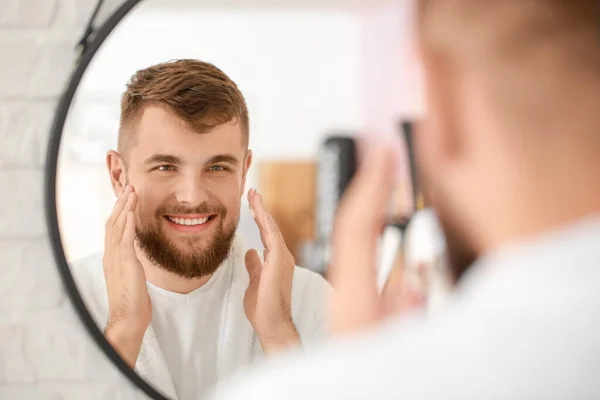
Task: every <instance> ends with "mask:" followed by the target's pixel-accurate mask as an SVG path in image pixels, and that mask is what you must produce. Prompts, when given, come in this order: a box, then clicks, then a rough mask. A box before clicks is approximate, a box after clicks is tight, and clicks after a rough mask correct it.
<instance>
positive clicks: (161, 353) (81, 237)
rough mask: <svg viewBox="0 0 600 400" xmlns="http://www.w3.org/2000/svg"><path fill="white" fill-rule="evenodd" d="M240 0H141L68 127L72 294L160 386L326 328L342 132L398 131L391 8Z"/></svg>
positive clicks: (244, 361) (288, 346)
mask: <svg viewBox="0 0 600 400" xmlns="http://www.w3.org/2000/svg"><path fill="white" fill-rule="evenodd" d="M252 3H253V2H251V1H243V2H239V4H235V2H233V1H229V2H227V5H222V4H221V5H216V2H215V3H203V2H199V1H167V0H164V1H152V0H146V1H144V2H142V3H141V4H140V5H139V6H138V7H137V8H136V9H134V11H133V12H132V13H131V15H129V16H127V17H126V18H125V19H124V20H123V22H122V23H121V24H120V25H119V26H118V27H117V28H116V29H115V31H114V32H113V33H112V34H111V36H110V37H109V38H108V40H107V41H106V42H105V44H104V45H103V46H102V48H101V49H100V51H99V52H98V53H97V55H96V57H95V58H94V60H93V61H92V63H91V65H90V67H89V68H88V70H87V71H86V74H85V76H84V79H83V81H82V83H81V85H80V87H79V88H78V91H77V94H76V97H75V99H74V101H73V104H72V107H71V110H70V113H69V116H68V120H67V123H66V125H65V129H64V132H63V138H62V144H61V151H60V158H59V170H58V176H57V185H58V188H57V192H58V196H57V210H58V214H59V221H60V229H61V235H62V240H63V243H64V250H65V254H66V256H67V260H68V262H69V264H70V266H71V270H72V274H73V276H74V278H75V281H76V283H77V286H78V289H79V291H80V294H81V296H82V297H83V299H84V301H85V303H86V305H87V307H88V309H89V311H90V313H91V315H92V316H93V318H94V320H95V321H96V323H97V324H98V327H99V329H100V330H101V331H102V332H103V333H104V335H105V337H106V339H107V340H108V342H109V343H110V344H111V345H112V346H113V347H114V348H115V349H116V350H117V352H118V353H119V354H120V355H121V357H122V358H123V359H124V360H125V361H126V362H127V364H128V365H129V366H130V367H131V368H133V369H134V370H135V371H136V372H137V373H138V374H140V376H141V377H142V378H144V379H145V380H147V381H148V382H149V383H151V384H152V385H154V386H155V387H156V389H157V390H158V391H160V392H161V393H163V394H164V395H166V396H168V397H169V398H172V399H196V398H199V397H201V396H202V395H204V394H206V393H208V392H209V391H211V390H213V389H214V388H216V387H217V384H218V383H221V382H223V381H225V380H226V379H228V378H229V377H231V376H232V375H233V373H235V372H237V371H239V370H240V369H241V368H246V367H248V366H250V365H252V364H255V363H256V362H258V361H260V360H261V359H262V358H263V357H268V356H270V355H271V354H278V353H280V352H282V351H288V350H293V349H299V348H302V349H303V351H313V349H317V348H318V345H319V344H320V343H322V342H323V341H324V340H327V333H326V331H327V329H326V323H325V314H326V308H325V304H326V302H325V299H326V296H327V294H328V293H329V292H330V290H332V288H331V287H330V285H329V284H328V283H327V281H326V279H325V278H324V275H325V272H326V269H327V265H328V263H329V259H328V251H327V246H328V240H329V237H328V235H329V233H330V225H331V216H332V215H333V212H334V210H335V206H336V205H337V203H336V202H337V201H338V199H339V195H340V194H341V190H343V185H342V184H340V182H344V181H347V179H348V178H349V176H351V173H352V163H353V162H354V161H353V160H354V158H355V156H356V155H355V154H354V153H353V151H354V149H352V148H351V147H348V146H347V145H346V144H345V143H347V142H348V140H349V139H351V138H352V137H353V136H354V135H356V134H357V132H360V131H364V130H365V129H375V130H386V129H394V130H398V132H400V126H399V125H398V122H399V118H400V117H402V116H401V115H398V114H397V113H396V109H390V108H389V104H390V102H389V97H386V94H387V93H398V92H402V89H403V88H398V87H394V86H397V84H400V82H402V80H401V79H400V78H399V77H398V76H397V75H401V74H402V69H400V68H398V70H397V71H391V70H387V69H386V70H385V71H384V70H380V69H379V66H380V65H381V63H380V62H379V61H378V60H382V59H383V58H385V57H386V55H387V54H389V53H390V51H389V50H390V49H396V48H397V46H398V43H397V42H396V41H394V40H390V39H389V38H390V37H394V35H396V34H398V32H397V29H398V28H399V27H400V26H401V25H402V21H401V16H400V13H399V9H397V8H396V7H397V6H396V3H397V2H389V1H371V2H369V3H368V4H362V2H359V1H354V2H353V1H342V0H329V2H327V1H325V2H313V3H310V2H309V3H305V2H302V1H298V2H297V4H293V2H288V3H285V6H283V5H282V4H278V2H265V1H261V2H256V4H252ZM317 3H318V5H317ZM242 5H243V6H242ZM383 37H386V38H388V40H387V41H382V40H380V39H381V38H383ZM398 37H400V35H398ZM393 65H394V62H387V67H386V68H392V67H393ZM395 82H397V84H396V83H395ZM405 91H406V90H405ZM380 98H381V99H380ZM407 102H409V101H407ZM410 102H413V103H414V99H410ZM381 104H386V105H387V107H388V108H383V109H382V108H380V107H379V105H381ZM392 104H393V102H392ZM396 104H398V102H396ZM400 106H401V104H398V108H400ZM405 108H406V107H405ZM374 121H377V122H376V123H375V122H374ZM332 149H334V150H335V151H334V150H332ZM340 160H345V161H343V162H344V163H347V164H344V165H346V166H344V167H342V166H341V163H342V161H340ZM348 165H349V167H348ZM402 204H403V203H402V201H401V200H399V203H398V209H401V208H402ZM315 351H316V350H315Z"/></svg>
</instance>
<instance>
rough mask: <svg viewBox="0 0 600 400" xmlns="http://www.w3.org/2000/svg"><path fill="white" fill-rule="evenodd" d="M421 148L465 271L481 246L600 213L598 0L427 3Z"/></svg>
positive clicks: (421, 17) (421, 12)
mask: <svg viewBox="0 0 600 400" xmlns="http://www.w3.org/2000/svg"><path fill="white" fill-rule="evenodd" d="M418 34H419V45H420V52H421V56H422V62H423V67H424V80H425V97H426V117H425V120H424V123H423V126H422V127H421V129H420V132H419V133H418V134H417V135H416V151H417V156H418V158H419V166H420V168H421V170H422V173H423V178H424V180H425V182H426V184H427V185H428V192H429V194H430V196H431V201H432V203H433V205H434V206H435V207H436V209H437V211H438V214H439V216H440V219H441V221H442V224H443V226H444V229H445V231H446V235H447V240H448V246H449V251H450V253H451V261H452V264H453V268H454V270H455V274H456V276H457V277H458V276H460V275H461V274H462V272H463V271H464V270H465V269H466V268H467V267H468V265H470V263H471V262H472V261H473V260H474V259H475V258H476V257H477V256H479V255H481V254H482V253H484V252H488V251H490V250H493V249H495V248H497V247H499V246H502V245H504V244H505V243H507V242H510V241H513V240H518V239H523V238H526V237H529V236H533V235H537V234H540V233H542V232H545V231H548V230H551V229H554V228H557V227H559V226H561V225H564V224H566V223H569V222H572V221H575V220H576V219H579V218H582V217H584V216H585V215H587V214H590V213H592V212H594V211H600V202H599V198H600V187H599V186H600V179H598V178H596V175H597V173H598V172H600V12H599V6H598V2H597V1H595V0H594V1H592V0H486V1H482V0H451V1H448V0H420V1H418Z"/></svg>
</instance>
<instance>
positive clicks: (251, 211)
mask: <svg viewBox="0 0 600 400" xmlns="http://www.w3.org/2000/svg"><path fill="white" fill-rule="evenodd" d="M250 214H252V218H253V219H256V215H254V210H253V209H252V208H250Z"/></svg>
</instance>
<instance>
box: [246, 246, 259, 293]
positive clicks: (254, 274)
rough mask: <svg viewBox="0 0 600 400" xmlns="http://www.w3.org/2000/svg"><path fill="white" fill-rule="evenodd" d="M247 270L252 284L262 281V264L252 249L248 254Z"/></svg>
mask: <svg viewBox="0 0 600 400" xmlns="http://www.w3.org/2000/svg"><path fill="white" fill-rule="evenodd" d="M245 261H246V269H247V270H248V276H249V277H250V284H251V285H252V284H254V283H258V281H259V280H260V272H261V271H262V263H261V262H260V257H259V256H258V252H257V251H256V250H255V249H250V250H248V251H247V252H246V258H245Z"/></svg>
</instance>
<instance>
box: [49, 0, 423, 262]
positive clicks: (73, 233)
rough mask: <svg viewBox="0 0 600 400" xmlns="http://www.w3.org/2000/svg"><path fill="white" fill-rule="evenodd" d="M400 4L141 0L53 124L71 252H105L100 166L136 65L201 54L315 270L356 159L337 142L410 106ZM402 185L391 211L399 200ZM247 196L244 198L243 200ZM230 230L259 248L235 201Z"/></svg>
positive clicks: (408, 113) (416, 103)
mask: <svg viewBox="0 0 600 400" xmlns="http://www.w3.org/2000/svg"><path fill="white" fill-rule="evenodd" d="M411 3H412V2H409V1H406V2H403V1H390V0H371V1H369V2H365V1H360V0H320V1H311V0H309V1H307V0H285V1H281V0H280V1H275V0H272V1H268V0H255V1H248V0H237V1H235V0H226V1H223V0H221V1H216V0H215V1H206V0H204V1H198V0H145V1H143V2H142V3H141V4H140V5H138V7H137V8H136V9H134V10H133V12H131V13H130V14H129V15H128V16H127V17H126V18H125V19H124V20H123V21H122V22H121V23H120V24H119V25H118V26H117V28H116V29H115V30H114V31H113V33H112V34H111V35H110V37H109V38H108V39H107V41H106V42H105V43H104V45H103V46H102V47H101V48H100V50H99V52H98V53H97V55H96V56H95V57H94V59H93V61H92V63H91V65H90V66H89V68H88V70H87V71H86V73H85V76H84V78H83V81H82V83H81V85H80V86H79V89H78V91H77V94H76V97H75V99H74V101H73V104H72V107H71V110H70V113H69V117H68V120H67V124H66V126H65V130H64V133H63V138H62V144H61V150H60V158H59V171H58V182H57V183H58V201H57V208H58V213H59V219H60V228H61V233H62V239H63V244H64V249H65V254H66V256H67V260H68V261H74V260H77V259H79V258H81V257H84V256H87V255H89V254H91V253H94V252H98V251H101V250H102V249H103V242H104V223H105V221H106V218H107V216H108V215H109V213H110V211H111V209H112V207H113V204H114V199H115V197H114V194H113V193H112V190H111V186H110V181H109V177H108V173H107V168H106V164H105V156H106V152H107V150H109V149H111V148H112V149H114V148H116V139H117V133H118V125H119V113H120V109H119V103H120V96H121V94H122V92H123V91H124V89H125V84H126V82H127V81H128V79H129V78H130V76H131V75H132V74H133V73H134V72H135V71H136V70H138V69H141V68H145V67H148V66H150V65H152V64H156V63H160V62H164V61H168V60H171V59H178V58H197V59H200V60H203V61H207V62H211V63H213V64H215V65H216V66H217V67H219V68H220V69H222V70H223V71H224V72H225V73H226V74H227V75H229V76H230V77H231V78H232V79H233V81H235V82H236V83H237V84H238V86H239V87H240V89H241V91H242V93H243V94H244V96H245V98H246V101H247V104H248V108H249V113H250V148H251V149H252V151H253V152H254V160H255V161H254V164H253V166H252V168H251V169H250V171H249V176H248V182H247V187H246V189H249V188H252V187H254V188H257V189H258V190H259V191H260V192H261V193H262V194H263V196H264V198H265V202H266V204H267V207H268V209H269V211H270V212H271V213H272V214H273V215H274V217H275V219H276V220H277V222H278V224H279V225H280V228H281V229H282V232H283V234H284V236H285V239H286V242H287V244H288V247H289V248H290V250H291V251H292V253H293V254H294V255H295V257H296V260H297V263H298V264H299V265H302V266H305V267H308V268H311V269H313V270H316V271H318V272H323V271H324V268H325V266H326V264H327V257H328V256H327V248H326V247H327V244H326V243H327V235H328V227H329V228H330V226H331V218H332V215H333V213H334V211H335V206H336V205H337V200H338V199H339V195H340V193H341V190H343V186H344V185H345V182H346V180H347V178H348V176H349V175H351V172H352V165H353V162H354V161H355V160H354V158H355V154H354V153H353V151H352V149H351V148H350V147H349V146H348V145H349V143H350V142H348V140H347V139H349V138H357V137H358V136H360V135H363V134H367V135H369V134H372V135H375V134H377V135H380V134H383V135H401V134H402V131H401V126H400V122H401V121H405V120H409V119H412V118H414V117H415V116H416V115H418V114H419V109H420V104H421V99H420V96H419V87H418V83H419V80H418V76H417V75H416V72H417V71H416V64H415V62H416V60H415V56H414V49H413V48H412V47H411V39H412V30H411V28H412V21H411V20H410V18H409V16H410V12H411ZM407 189H408V187H406V185H400V187H399V190H398V193H399V195H398V199H399V200H398V202H399V203H398V204H399V206H398V207H399V209H401V208H403V207H409V206H407V205H406V201H407V199H408V198H410V193H409V191H408V190H407ZM244 203H245V199H244ZM242 211H243V212H242V215H241V221H240V231H241V232H242V234H243V236H245V237H246V239H247V240H248V241H249V242H250V244H251V245H253V246H255V247H260V238H259V237H258V231H257V229H256V227H255V225H254V223H253V221H252V220H251V218H250V216H249V215H248V213H247V212H246V211H247V207H245V206H244V204H243V205H242Z"/></svg>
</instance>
